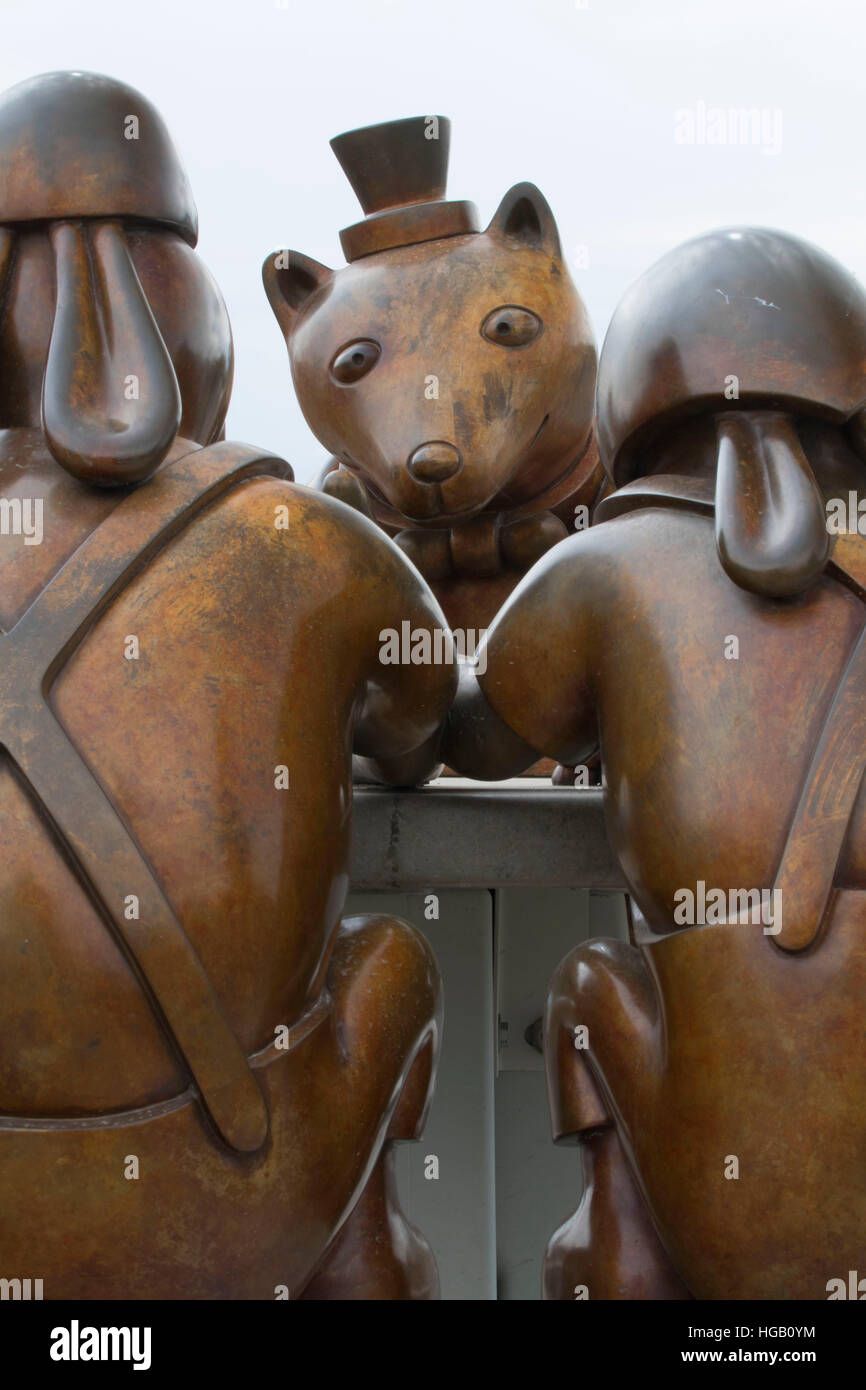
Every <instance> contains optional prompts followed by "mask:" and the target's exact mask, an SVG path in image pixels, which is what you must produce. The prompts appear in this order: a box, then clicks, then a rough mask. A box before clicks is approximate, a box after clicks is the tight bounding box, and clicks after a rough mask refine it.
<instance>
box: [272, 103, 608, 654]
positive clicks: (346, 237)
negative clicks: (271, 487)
mask: <svg viewBox="0 0 866 1390" xmlns="http://www.w3.org/2000/svg"><path fill="white" fill-rule="evenodd" d="M449 141H450V123H449V122H448V120H447V119H446V118H445V117H444V116H426V117H423V116H422V117H416V118H412V119H409V120H402V121H391V122H388V123H386V124H384V125H376V126H368V127H365V128H363V129H361V130H353V131H350V132H348V133H347V134H345V135H340V136H338V137H337V138H336V139H335V140H333V141H332V142H331V144H332V147H333V149H334V152H335V153H336V155H337V157H338V159H339V161H340V163H341V165H342V167H343V169H344V170H345V172H346V174H347V175H348V177H349V179H350V181H351V183H352V186H353V188H354V189H355V192H356V193H357V195H358V198H359V201H360V202H361V205H362V207H363V209H364V212H365V213H366V214H367V216H366V217H365V219H364V220H363V221H362V222H359V223H356V224H355V225H354V226H352V227H349V228H347V229H346V230H345V231H343V232H342V233H341V239H342V245H343V250H344V252H345V254H346V259H347V261H348V265H346V266H345V267H344V268H342V269H340V270H337V271H334V270H331V269H329V268H328V267H327V266H324V265H321V264H320V263H319V262H318V261H315V260H312V259H311V258H310V257H309V256H304V255H301V254H300V253H298V252H296V251H288V250H286V251H279V252H274V253H272V254H271V255H270V256H268V257H267V259H266V260H265V263H264V266H263V272H262V273H263V278H264V283H265V289H266V290H267V294H268V298H269V300H270V303H271V306H272V308H273V310H274V313H275V315H276V317H277V320H278V322H279V325H280V328H281V329H282V331H283V334H284V336H285V339H286V343H287V346H288V349H289V358H290V361H291V367H292V376H293V379H294V384H295V390H296V392H297V395H298V400H299V403H300V406H301V409H302V410H303V412H304V415H305V416H306V419H307V421H308V423H309V425H310V428H311V429H312V430H313V432H314V434H315V435H316V436H317V438H318V439H319V440H320V441H321V442H322V444H324V446H325V447H326V448H327V449H328V450H330V452H331V453H332V454H333V455H334V458H333V459H332V460H331V462H330V463H329V464H328V466H327V468H326V470H325V473H324V474H323V478H322V485H323V487H324V488H325V490H326V491H328V492H332V493H333V494H334V495H335V496H339V497H341V498H342V499H343V500H345V501H349V502H351V503H353V504H354V505H356V506H359V507H361V508H362V509H366V510H367V511H368V513H369V514H371V515H373V516H374V517H375V518H376V520H377V521H378V522H379V523H380V524H381V525H382V526H383V527H385V528H386V529H387V530H389V531H390V532H391V533H392V534H394V535H395V536H396V539H397V543H398V545H400V546H401V547H402V548H403V549H404V550H405V551H406V553H407V554H408V555H409V556H410V557H411V559H412V560H413V562H414V563H415V564H416V565H417V566H418V568H419V569H420V570H421V572H422V573H423V574H424V575H425V577H426V578H427V579H428V580H429V581H430V583H431V585H432V587H433V589H434V592H435V594H436V596H437V598H438V599H439V600H440V602H441V603H442V606H443V608H444V610H445V613H446V615H447V617H448V619H449V622H450V623H451V625H452V627H453V628H455V630H459V631H460V632H463V633H468V632H472V633H474V632H477V630H478V629H479V628H483V627H485V626H486V625H487V624H488V622H489V621H490V620H491V619H492V617H493V615H494V614H495V613H496V611H497V610H498V608H499V607H500V605H501V604H502V602H503V601H504V600H505V598H506V597H507V596H508V594H509V593H510V592H511V591H512V589H513V588H514V586H515V585H516V583H517V582H518V580H519V578H520V576H521V575H522V574H523V573H524V572H525V571H526V570H527V569H529V567H530V566H531V565H532V564H533V563H534V561H535V560H537V559H538V558H539V556H540V555H542V554H543V553H544V552H545V551H547V550H548V549H549V548H550V547H551V546H552V545H554V544H556V542H557V541H560V540H562V539H563V538H564V537H565V536H566V535H568V534H569V532H570V531H572V530H574V527H575V523H576V522H577V523H578V524H580V523H582V522H584V521H588V515H589V508H590V507H591V505H592V504H593V503H594V501H595V500H596V499H597V497H598V496H599V493H600V490H601V488H602V485H603V472H602V469H601V465H600V463H599V460H598V452H597V449H596V447H595V441H594V436H593V431H592V410H593V392H594V387H595V374H596V352H595V343H594V340H593V334H592V329H591V327H590V323H589V319H588V317H587V314H586V310H585V308H584V306H583V303H582V301H581V299H580V296H579V295H578V293H577V291H576V289H575V287H574V285H573V283H572V280H571V276H570V275H569V272H568V268H567V265H566V262H565V259H564V257H563V255H562V249H561V246H560V241H559V234H558V232H557V229H556V223H555V221H554V218H553V214H552V212H551V210H550V208H549V206H548V204H547V202H546V200H545V198H544V197H543V196H542V194H541V193H540V192H539V191H538V189H537V188H536V187H535V186H534V185H533V184H530V183H520V184H517V185H515V187H513V188H511V189H510V190H509V191H508V192H507V193H506V194H505V197H504V198H503V199H502V202H501V203H500V205H499V208H498V209H497V211H496V213H495V214H494V217H493V219H492V221H491V222H490V224H489V226H488V227H487V228H486V229H485V230H483V231H482V230H480V224H479V221H478V214H477V212H476V209H475V207H474V206H473V205H472V204H471V203H466V202H448V201H443V198H444V192H445V183H446V177H447V169H448V150H449Z"/></svg>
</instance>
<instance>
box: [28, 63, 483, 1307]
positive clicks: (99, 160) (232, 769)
mask: <svg viewBox="0 0 866 1390" xmlns="http://www.w3.org/2000/svg"><path fill="white" fill-rule="evenodd" d="M0 189H2V193H0V498H2V517H3V522H4V529H3V536H2V539H0V571H2V585H0V603H2V613H0V627H2V635H0V651H2V656H0V848H2V868H0V942H2V950H3V969H2V972H0V1016H2V1020H3V1023H2V1032H0V1039H2V1041H0V1172H2V1176H0V1194H2V1201H0V1263H2V1270H3V1274H4V1276H12V1275H14V1274H15V1273H16V1270H18V1271H19V1272H26V1271H27V1269H28V1268H29V1263H30V1256H31V1255H32V1252H33V1251H34V1250H37V1251H38V1252H39V1260H40V1272H42V1271H44V1293H45V1297H46V1298H52V1299H57V1298H104V1297H112V1298H144V1299H153V1298H225V1297H232V1298H268V1299H270V1298H275V1297H277V1298H280V1297H287V1298H298V1297H304V1298H363V1297H369V1298H384V1299H390V1298H425V1297H433V1296H435V1294H436V1290H437V1275H436V1269H435V1263H434V1261H433V1258H432V1255H431V1253H430V1251H429V1248H428V1247H427V1245H426V1243H425V1242H424V1240H423V1238H422V1237H421V1236H420V1235H419V1234H418V1232H416V1231H415V1230H414V1228H412V1227H410V1226H409V1225H408V1223H407V1222H406V1220H405V1218H404V1217H403V1215H402V1213H401V1212H400V1210H399V1206H398V1205H397V1202H396V1196H395V1192H394V1185H393V1174H392V1152H391V1150H392V1143H393V1141H394V1140H396V1139H406V1138H412V1137H416V1136H417V1135H418V1134H419V1133H420V1130H421V1127H422V1126H423V1122H424V1116H425V1112H426V1109H427V1106H428V1104H429V1099H430V1095H431V1091H432V1087H433V1083H434V1077H435V1066H436V1055H437V1045H438V1036H439V1028H440V1002H439V985H438V976H437V971H436V965H435V962H434V960H433V958H432V956H431V953H430V951H429V948H428V947H427V946H426V945H425V943H424V941H423V939H422V938H421V937H420V936H419V935H418V934H417V933H416V932H415V931H414V930H413V929H412V928H411V927H409V926H408V925H407V924H406V923H404V922H401V921H399V920H398V919H396V918H391V917H386V916H380V917H372V918H361V917H355V918H349V919H346V920H345V921H343V922H341V921H340V913H341V909H342V905H343V901H344V898H345V892H346V887H347V867H348V837H349V828H350V813H351V774H350V763H351V751H352V748H353V746H354V748H355V749H356V750H357V751H358V752H359V753H361V754H363V755H365V756H367V757H369V758H371V759H374V760H378V763H379V765H380V766H381V767H382V769H383V773H384V774H385V775H390V776H391V777H393V778H394V779H395V780H398V781H399V780H402V779H403V778H404V777H407V776H410V777H411V776H413V775H416V774H418V773H420V775H423V772H424V770H425V769H426V768H427V767H429V765H430V764H431V763H432V762H433V761H434V760H435V749H436V742H437V739H438V731H439V726H440V724H441V722H442V720H443V718H444V716H445V713H446V711H447V708H448V705H449V702H450V700H451V696H452V692H453V686H454V681H455V676H454V671H453V663H447V662H446V663H444V664H440V665H414V664H410V665H390V666H388V665H383V664H382V662H381V660H380V633H381V630H382V629H383V628H387V627H389V626H396V627H398V628H399V626H400V623H401V621H404V620H407V619H408V620H409V621H410V623H411V624H412V627H413V629H414V630H415V631H418V632H421V633H435V632H436V631H437V630H438V629H440V628H441V626H442V624H443V623H444V618H443V615H442V613H441V611H440V610H439V608H438V606H437V604H436V603H435V601H434V599H433V598H432V595H431V594H430V592H429V590H428V589H427V588H426V586H425V585H424V583H423V581H421V580H420V579H419V577H418V575H417V573H416V572H415V571H414V570H413V569H412V567H411V565H409V564H408V563H407V561H406V560H405V558H404V557H403V556H402V555H401V554H400V553H399V551H398V550H397V549H396V548H395V547H394V546H393V545H392V544H391V543H390V542H389V541H388V540H386V539H385V538H384V537H383V536H382V535H381V533H380V532H379V531H378V529H377V528H376V527H375V526H373V525H372V524H371V523H370V522H369V521H368V520H367V519H366V518H365V517H363V516H360V515H359V514H358V513H356V512H354V511H352V510H350V509H347V508H345V507H342V506H340V505H338V504H337V503H335V502H334V501H332V500H331V499H330V498H328V497H322V496H319V495H316V494H314V493H312V492H310V491H308V490H307V489H304V488H298V487H295V486H294V485H293V483H292V481H291V480H292V472H291V469H290V468H289V466H288V465H287V464H285V463H283V462H282V461H281V460H280V459H277V458H274V457H272V456H271V455H269V454H267V453H265V452H262V451H260V450H256V449H253V448H250V447H248V446H246V445H238V444H228V443H225V442H220V441H221V437H222V432H223V421H224V418H225V412H226V408H227V405H228V399H229V392H230V386H231V370H232V346H231V335H230V331H229V325H228V319H227V315H226V311H225V307H224V305H223V302H222V299H221V297H220V294H219V291H218V290H217V288H216V285H215V284H214V282H213V280H212V279H211V277H210V276H209V274H208V272H207V271H206V270H205V269H204V267H203V266H202V264H201V262H200V261H199V260H198V259H197V257H196V255H195V253H194V250H193V248H194V246H195V242H196V217H195V209H194V206H193V203H192V198H191V195H190V192H189V187H188V184H187V181H186V177H185V175H184V173H183V170H182V168H181V166H180V163H179V161H178V159H177V156H176V154H175V152H174V150H173V147H172V145H171V142H170V139H169V137H168V134H167V132H166V131H165V128H164V126H163V124H162V121H161V119H160V117H159V116H158V114H157V113H156V111H155V110H154V109H153V107H152V106H151V105H150V103H149V102H148V101H147V100H146V99H145V98H143V97H142V96H141V95H140V94H139V93H137V92H135V91H134V90H132V89H131V88H129V87H127V86H125V85H123V84H121V83H118V82H115V81H113V80H111V79H109V78H105V77H101V76H97V75H94V74H87V73H53V74H48V75H46V76H43V77H39V78H35V79H33V80H32V81H30V82H27V83H23V84H21V85H20V86H19V87H16V88H13V89H12V90H11V91H9V92H7V93H6V94H5V95H4V96H3V98H2V99H0ZM37 520H38V524H37ZM37 533H38V534H37Z"/></svg>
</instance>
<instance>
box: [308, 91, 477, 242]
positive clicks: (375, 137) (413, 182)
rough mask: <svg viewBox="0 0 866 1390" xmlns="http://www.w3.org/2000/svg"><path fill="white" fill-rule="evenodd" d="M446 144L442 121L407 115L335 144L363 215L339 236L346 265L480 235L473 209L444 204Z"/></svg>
mask: <svg viewBox="0 0 866 1390" xmlns="http://www.w3.org/2000/svg"><path fill="white" fill-rule="evenodd" d="M450 144H451V122H450V121H449V120H448V118H447V116H411V117H409V118H408V119H407V120H403V121H385V122H384V123H383V124H381V125H369V126H363V127H361V129H360V130H349V131H347V132H346V133H345V134H344V135H337V136H335V137H334V139H333V140H332V141H331V149H332V150H333V151H334V154H335V155H336V156H337V158H338V160H339V161H340V164H341V165H342V168H343V172H344V173H345V174H346V177H347V178H348V180H349V182H350V183H351V185H352V187H353V188H354V190H355V192H356V194H357V195H358V201H359V202H360V204H361V207H362V208H363V209H364V212H365V213H366V214H367V215H366V217H365V219H364V221H363V222H355V223H354V224H353V225H352V226H351V227H346V228H344V230H343V231H342V232H341V233H340V244H341V245H342V248H343V254H344V255H345V257H346V260H347V261H357V260H359V259H360V258H361V257H362V256H370V255H373V254H374V252H376V251H389V250H392V249H393V248H394V247H396V246H412V245H414V244H415V243H416V242H419V241H436V240H438V239H439V238H440V237H448V236H463V235H465V234H466V233H467V232H478V231H480V230H481V228H480V225H479V221H478V212H477V209H476V207H475V204H474V203H467V202H447V201H445V199H444V193H445V184H446V180H447V177H448V150H449V147H450Z"/></svg>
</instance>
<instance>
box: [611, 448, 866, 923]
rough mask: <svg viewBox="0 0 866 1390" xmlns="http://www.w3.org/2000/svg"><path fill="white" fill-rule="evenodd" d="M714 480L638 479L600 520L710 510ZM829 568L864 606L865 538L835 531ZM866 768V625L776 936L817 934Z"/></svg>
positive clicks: (813, 781) (781, 879) (793, 836)
mask: <svg viewBox="0 0 866 1390" xmlns="http://www.w3.org/2000/svg"><path fill="white" fill-rule="evenodd" d="M713 504H714V489H713V484H712V482H711V481H710V480H709V479H706V478H684V477H680V476H678V475H676V476H666V475H662V474H659V475H656V476H653V477H648V478H639V479H636V480H635V481H634V482H633V483H629V484H628V485H627V486H626V487H624V488H622V489H621V490H620V491H619V492H615V493H613V494H611V496H610V497H607V498H605V500H604V501H603V502H602V503H601V504H600V506H599V508H598V511H597V513H596V518H597V520H598V521H609V520H611V519H612V518H613V517H615V516H623V515H625V514H626V513H627V512H630V511H637V510H639V509H641V508H645V507H673V508H679V509H681V510H682V509H684V510H687V511H693V512H700V513H702V514H703V515H706V516H712V515H713V512H714V505H713ZM827 573H829V574H831V575H832V576H833V577H834V578H835V579H837V580H838V581H839V582H840V583H842V584H844V585H845V587H846V588H848V589H849V590H850V591H851V592H852V593H853V594H855V595H856V597H857V598H858V599H859V600H860V602H861V604H864V605H866V540H864V539H863V538H862V537H861V536H859V535H858V534H857V533H856V532H844V533H842V534H841V535H839V536H837V537H836V540H835V544H834V546H833V550H832V553H831V556H830V560H829V563H828V565H827ZM864 771H866V627H864V629H863V631H861V634H860V636H859V638H858V640H857V643H856V645H855V647H854V650H853V652H852V654H851V657H850V659H849V661H848V665H847V667H846V669H845V673H844V675H843V677H842V680H841V681H840V683H839V686H838V688H837V690H836V694H835V696H834V698H833V703H832V705H831V707H830V712H829V714H828V716H827V720H826V722H825V724H824V728H823V731H822V733H821V737H820V739H819V741H818V746H817V748H816V749H815V753H814V756H813V758H812V761H811V763H810V765H809V771H808V773H807V775H806V781H805V783H804V785H803V789H802V791H801V793H800V799H799V801H798V803H797V809H796V811H795V813H794V818H793V820H792V822H791V827H790V830H789V832H788V839H787V841H786V843H785V848H784V850H783V852H782V859H781V862H780V864H779V869H778V872H777V874H776V882H775V888H776V889H780V890H781V894H782V926H781V930H780V931H779V932H778V933H777V934H776V935H775V936H774V937H773V938H772V939H773V942H774V944H775V945H776V946H779V947H781V948H782V949H783V950H786V951H802V950H805V949H806V947H807V946H811V944H812V942H813V941H815V939H816V938H817V936H818V934H819V932H820V930H821V926H822V924H823V922H824V919H825V917H826V915H827V911H828V908H829V906H830V904H831V901H832V896H833V884H834V880H835V877H836V869H837V866H838V863H839V856H840V854H841V853H842V849H843V847H844V844H845V840H846V838H847V835H848V828H849V825H850V823H851V817H852V815H853V812H854V807H855V804H856V802H857V797H858V795H859V792H860V785H861V783H862V781H863V775H864Z"/></svg>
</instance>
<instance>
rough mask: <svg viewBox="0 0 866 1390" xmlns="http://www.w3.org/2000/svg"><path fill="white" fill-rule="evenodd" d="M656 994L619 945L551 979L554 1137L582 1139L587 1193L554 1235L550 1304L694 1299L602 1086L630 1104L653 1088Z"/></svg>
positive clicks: (597, 945) (564, 967)
mask: <svg viewBox="0 0 866 1390" xmlns="http://www.w3.org/2000/svg"><path fill="white" fill-rule="evenodd" d="M655 1015H656V1010H655V1002H654V994H653V992H652V986H651V982H650V979H649V976H648V974H647V972H646V969H645V967H644V963H643V957H642V956H641V953H640V952H639V951H638V950H636V949H635V947H633V946H629V945H626V944H625V943H624V942H618V941H590V942H586V943H585V944H584V945H582V946H579V947H578V948H577V949H576V950H575V951H572V952H571V953H570V954H569V955H568V956H566V958H565V960H564V961H563V962H562V963H561V964H560V966H559V967H558V969H557V970H556V972H555V974H554V977H553V980H552V981H551V988H550V993H549V996H548V1003H547V1015H546V1019H545V1057H546V1060H547V1080H548V1091H549V1095H550V1105H551V1115H552V1120H553V1134H554V1139H556V1140H559V1141H563V1140H565V1139H567V1138H569V1137H571V1136H576V1137H577V1139H578V1142H579V1144H580V1148H581V1154H582V1159H583V1172H584V1184H585V1188H584V1195H583V1199H582V1201H581V1203H580V1206H579V1207H578V1209H577V1211H576V1212H575V1213H574V1215H573V1216H572V1217H571V1218H570V1219H569V1220H568V1221H566V1222H565V1223H564V1224H563V1225H562V1226H560V1228H559V1230H558V1231H556V1232H555V1234H554V1235H553V1237H552V1238H551V1240H550V1243H549V1245H548V1247H547V1253H546V1256H545V1261H544V1271H543V1296H544V1298H546V1299H560V1300H565V1299H579V1298H591V1299H599V1298H602V1299H657V1298H664V1299H685V1298H690V1297H691V1295H690V1293H689V1291H688V1289H687V1288H686V1287H685V1285H684V1284H683V1283H682V1281H681V1280H680V1278H679V1275H678V1274H677V1272H676V1270H675V1269H674V1268H673V1266H672V1264H671V1262H670V1260H669V1258H668V1256H667V1254H666V1252H665V1250H664V1248H663V1246H662V1245H661V1242H660V1241H659V1238H658V1236H657V1234H656V1232H655V1228H654V1226H653V1223H652V1219H651V1217H650V1214H649V1211H648V1209H647V1206H646V1203H645V1201H644V1198H643V1196H642V1194H641V1192H640V1189H639V1188H638V1185H637V1183H636V1181H635V1178H634V1175H633V1172H632V1169H631V1166H630V1164H629V1161H628V1159H627V1157H626V1153H625V1150H624V1148H623V1144H622V1141H621V1139H620V1136H619V1134H618V1132H617V1129H616V1124H615V1120H614V1117H613V1115H612V1113H611V1107H610V1105H609V1103H608V1101H607V1100H606V1098H605V1095H604V1094H603V1089H602V1087H604V1088H605V1089H606V1090H607V1091H609V1093H610V1094H611V1097H612V1099H613V1100H614V1101H615V1102H616V1103H617V1104H619V1103H623V1104H625V1105H626V1106H627V1108H628V1109H631V1108H632V1107H631V1106H630V1105H628V1104H627V1102H628V1100H629V1099H633V1098H634V1096H635V1095H636V1094H637V1092H638V1088H640V1087H641V1086H642V1085H645V1084H650V1085H651V1084H652V1075H653V1072H654V1068H655V1058H656V1055H657V1052H656V1047H657V1038H656V1029H655V1023H656V1016H655Z"/></svg>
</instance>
